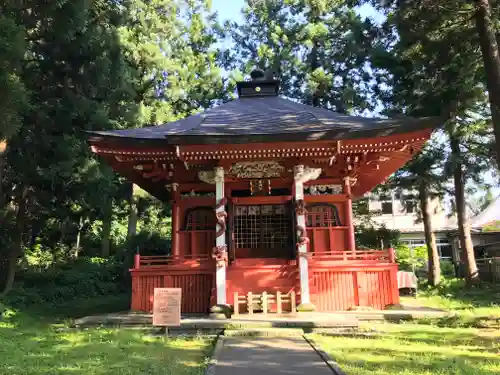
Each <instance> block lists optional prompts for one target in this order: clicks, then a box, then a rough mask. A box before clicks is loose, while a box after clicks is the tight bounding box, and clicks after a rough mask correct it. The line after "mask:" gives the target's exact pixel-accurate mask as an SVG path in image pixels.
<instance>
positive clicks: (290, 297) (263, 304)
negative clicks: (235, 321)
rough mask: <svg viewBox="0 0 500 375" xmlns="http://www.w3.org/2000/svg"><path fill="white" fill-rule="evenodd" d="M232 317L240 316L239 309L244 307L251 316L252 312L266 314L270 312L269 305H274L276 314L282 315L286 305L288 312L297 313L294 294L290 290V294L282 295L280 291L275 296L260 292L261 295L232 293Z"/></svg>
mask: <svg viewBox="0 0 500 375" xmlns="http://www.w3.org/2000/svg"><path fill="white" fill-rule="evenodd" d="M233 305H234V314H233V315H234V316H238V315H239V314H240V307H241V306H242V305H243V306H246V310H247V312H248V314H253V313H254V311H256V310H258V311H260V310H262V313H263V314H267V313H269V312H270V310H271V305H276V313H277V314H281V313H283V306H284V305H288V306H289V307H290V308H289V309H288V312H291V313H296V312H297V302H296V296H295V292H294V291H293V290H292V291H291V292H290V293H286V294H283V293H281V292H280V291H278V292H276V294H272V293H267V292H262V294H254V293H252V292H248V293H247V294H246V295H245V294H243V295H242V294H238V292H235V293H234V301H233Z"/></svg>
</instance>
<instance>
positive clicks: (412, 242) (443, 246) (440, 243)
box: [401, 238, 452, 260]
mask: <svg viewBox="0 0 500 375" xmlns="http://www.w3.org/2000/svg"><path fill="white" fill-rule="evenodd" d="M401 242H402V243H404V244H405V245H406V246H408V247H409V248H410V249H414V248H416V247H420V246H426V244H425V239H408V240H407V239H404V240H401ZM436 246H437V249H438V253H439V258H440V259H443V260H451V259H452V248H451V244H450V241H449V240H448V239H447V238H436Z"/></svg>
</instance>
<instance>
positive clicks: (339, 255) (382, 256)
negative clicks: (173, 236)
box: [134, 249, 493, 269]
mask: <svg viewBox="0 0 500 375" xmlns="http://www.w3.org/2000/svg"><path fill="white" fill-rule="evenodd" d="M308 254H310V257H311V259H312V260H314V261H338V262H352V261H366V262H387V263H395V262H396V258H395V254H394V249H387V250H355V251H349V250H345V251H332V252H329V251H320V252H319V251H314V252H311V253H308ZM248 259H249V258H247V260H248ZM492 259H493V258H492ZM190 260H191V261H197V262H208V261H211V260H212V259H211V257H210V256H209V255H208V254H196V255H192V254H185V255H182V256H176V257H174V256H171V255H147V256H144V255H140V254H136V255H135V257H134V269H140V268H154V267H161V266H165V265H169V264H175V263H180V262H185V261H190Z"/></svg>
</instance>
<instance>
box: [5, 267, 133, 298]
mask: <svg viewBox="0 0 500 375" xmlns="http://www.w3.org/2000/svg"><path fill="white" fill-rule="evenodd" d="M121 277H122V266H121V263H119V262H117V261H116V260H114V259H103V258H81V259H78V260H75V261H74V262H71V263H64V264H58V265H56V266H52V267H50V268H47V269H44V270H41V269H38V268H30V269H27V270H24V271H22V272H20V273H19V275H18V277H17V283H16V287H15V289H14V290H13V291H11V293H9V294H8V295H7V296H6V300H7V302H8V303H10V305H12V306H21V307H29V306H34V305H37V304H49V305H51V304H52V305H55V304H60V303H63V302H68V301H75V300H77V299H88V298H94V297H101V296H110V295H111V296H115V295H123V294H126V293H127V285H125V284H123V283H122V282H121Z"/></svg>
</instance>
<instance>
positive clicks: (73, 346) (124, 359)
mask: <svg viewBox="0 0 500 375" xmlns="http://www.w3.org/2000/svg"><path fill="white" fill-rule="evenodd" d="M60 328H61V327H57V326H53V325H51V324H49V323H48V322H47V321H46V319H43V320H40V319H37V318H36V317H33V316H28V315H26V314H17V315H14V316H11V317H8V318H6V319H4V320H3V321H1V322H0V342H1V343H2V344H1V345H0V373H1V374H9V375H18V374H33V375H38V374H68V373H72V374H86V375H87V374H88V375H101V374H109V375H113V374H120V375H127V374H162V375H164V374H179V375H191V374H193V375H195V374H201V373H202V372H203V370H204V367H205V361H206V357H207V356H208V355H209V351H210V348H211V346H212V345H211V344H212V343H211V342H209V341H208V340H205V339H201V338H195V339H171V338H167V339H165V338H163V337H160V338H154V337H145V336H144V335H143V334H142V333H140V332H137V331H132V330H107V329H106V330H102V329H89V330H84V331H76V330H71V331H65V330H61V329H60Z"/></svg>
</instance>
